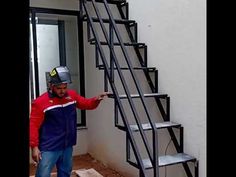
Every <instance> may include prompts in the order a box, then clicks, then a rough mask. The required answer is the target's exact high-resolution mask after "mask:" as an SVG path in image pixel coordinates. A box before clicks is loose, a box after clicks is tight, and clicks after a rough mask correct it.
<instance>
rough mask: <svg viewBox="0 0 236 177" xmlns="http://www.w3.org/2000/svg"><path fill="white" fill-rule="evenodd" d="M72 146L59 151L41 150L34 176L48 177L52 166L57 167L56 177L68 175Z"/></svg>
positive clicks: (67, 176)
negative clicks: (40, 157)
mask: <svg viewBox="0 0 236 177" xmlns="http://www.w3.org/2000/svg"><path fill="white" fill-rule="evenodd" d="M72 151H73V148H72V147H68V148H66V149H64V150H61V151H41V155H42V159H41V160H40V161H39V163H38V166H37V171H36V175H35V177H50V176H51V172H52V169H53V167H54V166H55V165H56V167H57V177H70V175H71V171H72Z"/></svg>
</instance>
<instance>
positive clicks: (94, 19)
mask: <svg viewBox="0 0 236 177" xmlns="http://www.w3.org/2000/svg"><path fill="white" fill-rule="evenodd" d="M92 20H93V22H99V19H98V18H96V17H92ZM102 21H103V22H104V23H109V22H110V19H107V18H102ZM114 21H115V23H116V24H129V23H135V20H126V19H114Z"/></svg>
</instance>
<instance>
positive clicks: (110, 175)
mask: <svg viewBox="0 0 236 177" xmlns="http://www.w3.org/2000/svg"><path fill="white" fill-rule="evenodd" d="M90 168H93V169H95V170H96V171H97V172H98V173H100V174H101V175H103V176H104V177H124V176H121V175H120V174H119V173H117V172H116V171H114V170H112V169H110V168H108V167H106V166H105V165H103V164H102V163H100V162H99V161H97V160H95V159H94V158H92V157H91V155H89V154H85V155H79V156H74V158H73V171H72V174H71V177H78V176H77V175H76V174H75V172H74V171H75V170H78V169H90ZM35 170H36V168H35V166H34V165H33V164H30V176H31V177H34V174H35ZM52 177H56V169H55V168H54V169H53V172H52Z"/></svg>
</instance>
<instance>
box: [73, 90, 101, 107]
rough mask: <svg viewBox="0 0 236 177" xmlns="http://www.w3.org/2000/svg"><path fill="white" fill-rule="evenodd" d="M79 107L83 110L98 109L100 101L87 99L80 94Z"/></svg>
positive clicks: (78, 97)
mask: <svg viewBox="0 0 236 177" xmlns="http://www.w3.org/2000/svg"><path fill="white" fill-rule="evenodd" d="M76 101H77V107H78V108H79V109H81V110H84V109H88V110H92V109H95V108H97V107H98V105H99V103H100V100H98V99H97V97H92V98H85V97H83V96H81V95H79V94H77V95H76Z"/></svg>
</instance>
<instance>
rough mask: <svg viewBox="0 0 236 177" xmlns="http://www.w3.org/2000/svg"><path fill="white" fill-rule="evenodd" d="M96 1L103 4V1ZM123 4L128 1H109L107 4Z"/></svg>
mask: <svg viewBox="0 0 236 177" xmlns="http://www.w3.org/2000/svg"><path fill="white" fill-rule="evenodd" d="M87 1H92V0H87ZM95 1H96V2H101V3H103V0H95ZM123 2H126V0H107V3H109V4H120V3H123Z"/></svg>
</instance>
